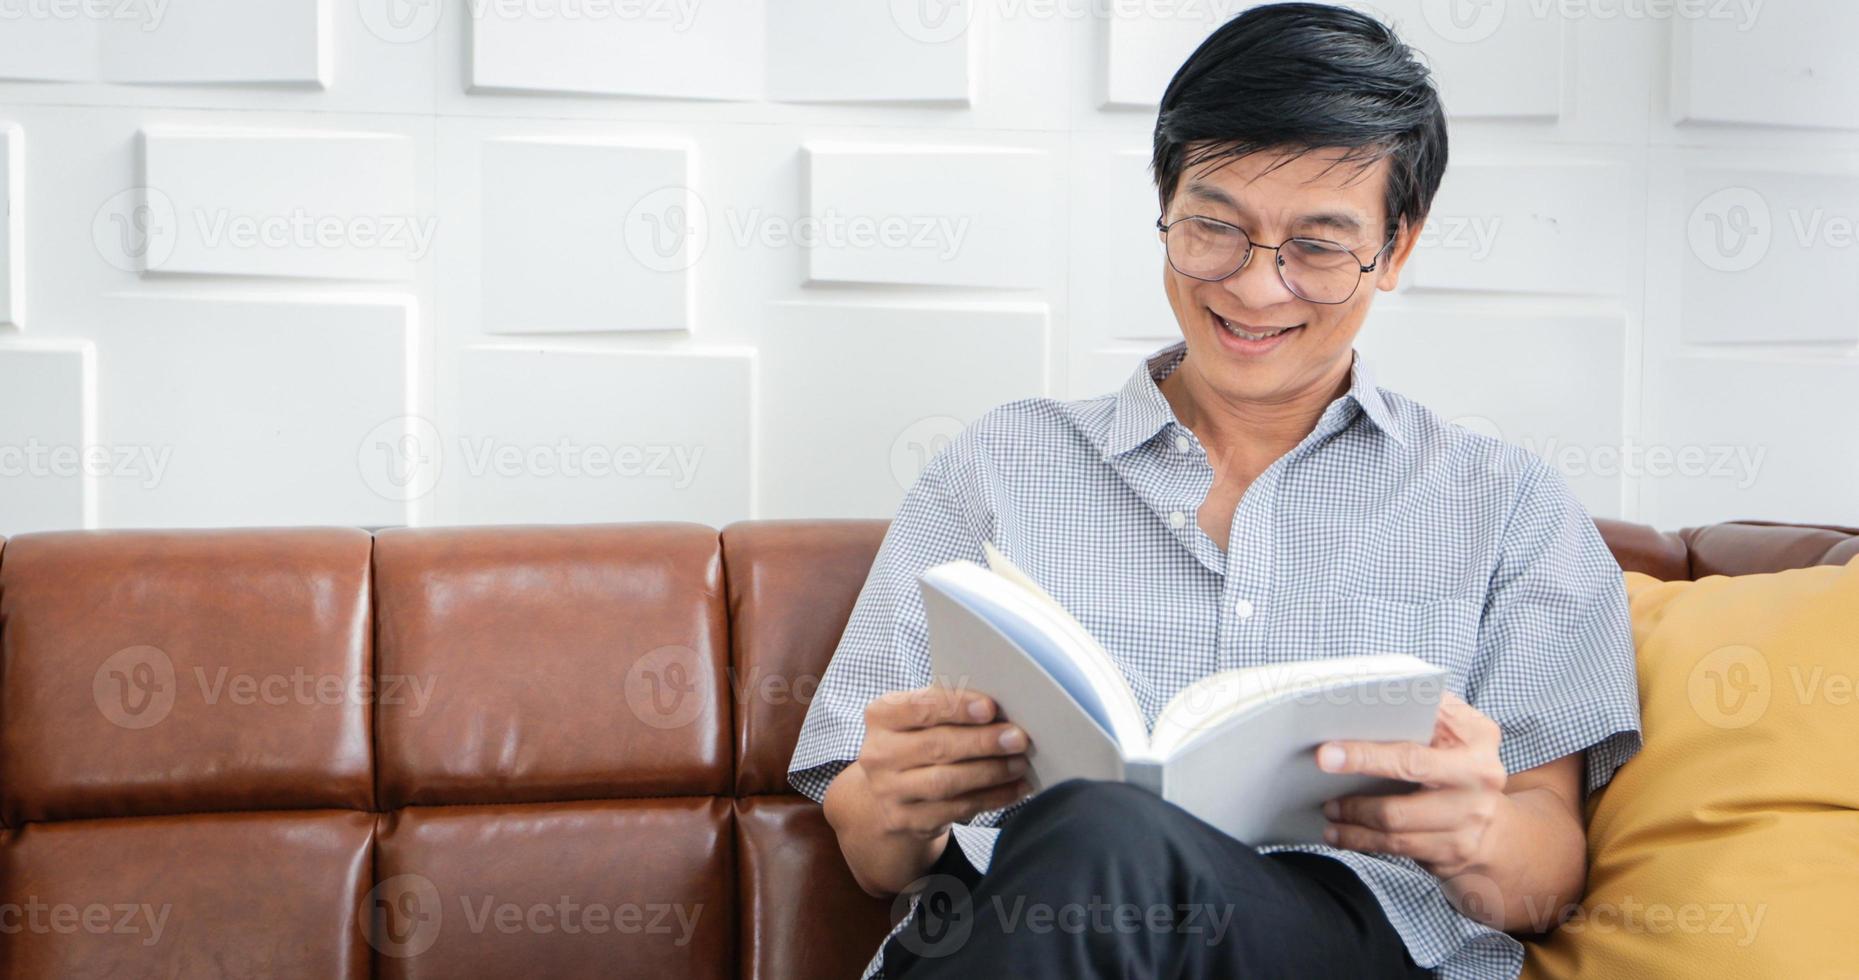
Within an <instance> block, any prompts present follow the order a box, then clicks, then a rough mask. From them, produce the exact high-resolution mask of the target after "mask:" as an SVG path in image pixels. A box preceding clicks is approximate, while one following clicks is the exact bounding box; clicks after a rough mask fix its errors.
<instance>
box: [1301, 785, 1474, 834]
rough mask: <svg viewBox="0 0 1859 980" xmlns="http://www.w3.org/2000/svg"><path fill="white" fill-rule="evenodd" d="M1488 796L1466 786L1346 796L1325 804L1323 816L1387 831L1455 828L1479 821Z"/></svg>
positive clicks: (1370, 828) (1333, 821)
mask: <svg viewBox="0 0 1859 980" xmlns="http://www.w3.org/2000/svg"><path fill="white" fill-rule="evenodd" d="M1488 798H1489V796H1488V794H1485V793H1480V792H1477V791H1474V790H1463V789H1450V790H1432V791H1427V792H1419V793H1403V794H1399V795H1394V796H1345V797H1342V798H1341V799H1336V800H1331V801H1329V802H1328V803H1325V804H1324V805H1323V815H1324V816H1325V817H1327V818H1328V819H1329V820H1330V822H1331V823H1346V824H1354V825H1356V826H1358V827H1366V828H1368V829H1369V830H1380V831H1386V832H1395V833H1400V832H1409V833H1411V832H1419V831H1431V830H1453V829H1455V828H1458V827H1461V826H1464V825H1465V824H1467V823H1469V822H1476V820H1477V819H1478V818H1479V817H1480V815H1481V808H1482V807H1484V806H1486V800H1488Z"/></svg>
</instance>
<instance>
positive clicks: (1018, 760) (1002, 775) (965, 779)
mask: <svg viewBox="0 0 1859 980" xmlns="http://www.w3.org/2000/svg"><path fill="white" fill-rule="evenodd" d="M1026 768H1027V762H1026V756H1023V755H1013V756H1007V757H1005V758H1000V759H974V760H971V761H968V762H953V763H949V764H947V765H940V766H922V767H920V768H917V769H906V770H904V771H903V772H900V773H898V774H897V775H896V777H895V781H894V783H893V784H892V785H893V786H894V787H895V788H896V793H897V796H898V798H899V799H901V800H903V801H904V802H906V803H936V802H941V801H943V800H953V799H956V798H958V797H961V796H966V795H967V794H969V793H973V792H975V791H977V790H983V789H987V788H988V787H990V786H1000V785H1003V784H1007V783H1014V782H1018V781H1019V779H1020V777H1022V776H1024V775H1026Z"/></svg>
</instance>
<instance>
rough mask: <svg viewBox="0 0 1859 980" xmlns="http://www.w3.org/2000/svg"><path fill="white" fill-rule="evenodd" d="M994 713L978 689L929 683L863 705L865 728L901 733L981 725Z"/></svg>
mask: <svg viewBox="0 0 1859 980" xmlns="http://www.w3.org/2000/svg"><path fill="white" fill-rule="evenodd" d="M996 714H998V710H997V708H996V706H995V704H994V699H993V698H990V697H988V696H987V695H985V694H982V693H981V692H979V691H970V690H967V689H965V688H956V687H943V686H941V685H939V684H932V685H930V686H929V687H923V688H917V689H916V690H912V691H891V692H888V693H886V694H881V695H879V696H878V697H877V698H875V699H873V700H872V702H871V703H870V704H868V705H866V706H865V727H866V728H868V729H869V728H885V729H889V730H891V731H900V732H901V731H910V730H912V729H917V728H930V727H933V726H935V725H983V724H986V723H988V722H990V721H993V720H994V718H995V715H996Z"/></svg>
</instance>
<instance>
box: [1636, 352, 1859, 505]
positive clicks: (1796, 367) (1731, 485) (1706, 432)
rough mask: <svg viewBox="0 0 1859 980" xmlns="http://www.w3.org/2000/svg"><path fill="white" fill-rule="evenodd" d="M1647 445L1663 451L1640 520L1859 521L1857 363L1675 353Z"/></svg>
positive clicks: (1645, 487)
mask: <svg viewBox="0 0 1859 980" xmlns="http://www.w3.org/2000/svg"><path fill="white" fill-rule="evenodd" d="M1662 367H1663V376H1662V377H1661V378H1660V382H1661V384H1660V388H1661V390H1663V391H1664V392H1665V393H1666V394H1665V396H1664V397H1663V398H1661V399H1660V402H1659V407H1658V409H1657V410H1656V411H1654V412H1652V413H1650V414H1651V415H1652V417H1653V422H1652V424H1651V425H1650V426H1649V428H1648V431H1647V436H1646V442H1647V444H1648V445H1650V446H1656V447H1660V448H1661V449H1662V452H1663V453H1664V455H1663V456H1662V457H1661V458H1660V459H1659V460H1658V461H1657V463H1658V465H1657V466H1651V463H1652V462H1653V461H1650V460H1649V468H1652V469H1655V470H1657V472H1654V473H1652V474H1649V476H1648V477H1647V479H1646V480H1645V481H1644V483H1643V489H1642V492H1641V493H1642V495H1641V500H1640V504H1641V512H1642V517H1643V518H1644V519H1646V520H1650V521H1655V522H1657V523H1658V524H1659V526H1661V527H1682V526H1686V525H1692V524H1701V523H1706V522H1710V521H1720V520H1726V519H1733V518H1738V517H1744V518H1761V519H1764V520H1775V521H1802V522H1809V523H1824V524H1846V525H1851V524H1854V523H1859V522H1856V521H1855V520H1854V518H1855V517H1859V430H1856V429H1854V427H1853V426H1852V420H1853V393H1854V392H1859V361H1855V360H1852V359H1850V358H1848V359H1832V358H1829V359H1824V360H1816V361H1809V360H1793V359H1780V358H1774V359H1762V360H1757V359H1755V358H1742V357H1739V358H1735V359H1730V358H1719V357H1680V358H1676V359H1673V360H1672V361H1670V362H1668V363H1666V364H1665V365H1663V366H1662Z"/></svg>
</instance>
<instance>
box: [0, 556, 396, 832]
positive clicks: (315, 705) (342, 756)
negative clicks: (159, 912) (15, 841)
mask: <svg viewBox="0 0 1859 980" xmlns="http://www.w3.org/2000/svg"><path fill="white" fill-rule="evenodd" d="M368 553H369V537H368V534H367V532H365V531H360V530H354V529H334V528H328V529H320V528H319V529H291V530H230V531H215V532H212V533H208V534H202V533H198V532H184V531H122V532H111V533H108V534H98V533H94V532H57V533H49V534H31V535H24V536H21V537H18V538H15V539H13V540H12V541H10V542H8V544H7V547H6V551H5V561H4V562H0V623H4V624H5V626H4V630H3V631H0V663H3V665H4V678H5V682H4V683H3V684H0V717H4V718H5V726H4V728H0V773H4V778H0V810H4V812H5V814H6V822H7V823H8V824H12V825H17V824H18V823H19V822H20V821H22V820H68V819H78V818H87V817H111V816H137V815H152V814H161V813H180V812H187V811H195V810H271V809H285V808H292V809H298V808H319V807H339V808H349V809H356V810H365V809H369V808H370V807H371V806H372V805H373V802H374V774H373V769H372V764H371V749H370V744H371V741H372V735H371V732H370V730H369V711H368V705H367V696H366V694H365V684H366V679H367V678H368V674H369V671H370V669H371V662H370V650H369V647H370V642H369V614H368V600H369V594H368Z"/></svg>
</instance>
